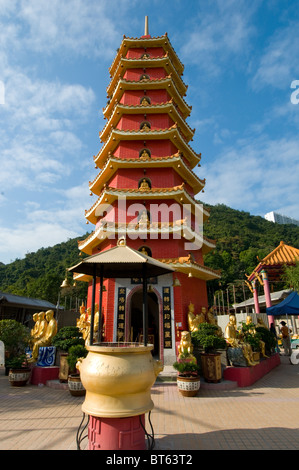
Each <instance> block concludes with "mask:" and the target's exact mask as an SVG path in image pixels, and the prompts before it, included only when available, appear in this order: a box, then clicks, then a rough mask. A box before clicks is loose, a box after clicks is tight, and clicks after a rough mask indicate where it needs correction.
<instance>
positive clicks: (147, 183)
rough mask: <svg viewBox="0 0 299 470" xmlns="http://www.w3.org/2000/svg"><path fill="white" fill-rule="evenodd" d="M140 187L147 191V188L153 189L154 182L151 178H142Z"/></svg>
mask: <svg viewBox="0 0 299 470" xmlns="http://www.w3.org/2000/svg"><path fill="white" fill-rule="evenodd" d="M138 189H140V190H141V191H146V190H147V189H152V182H151V180H150V179H149V178H144V177H143V178H141V179H140V180H139V181H138Z"/></svg>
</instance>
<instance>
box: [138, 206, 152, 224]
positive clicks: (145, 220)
mask: <svg viewBox="0 0 299 470" xmlns="http://www.w3.org/2000/svg"><path fill="white" fill-rule="evenodd" d="M138 226H143V227H145V226H146V227H149V226H150V220H149V216H148V213H147V211H146V210H145V209H144V210H143V211H142V212H141V215H140V219H139V222H138Z"/></svg>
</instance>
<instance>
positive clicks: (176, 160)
mask: <svg viewBox="0 0 299 470" xmlns="http://www.w3.org/2000/svg"><path fill="white" fill-rule="evenodd" d="M169 167H171V168H173V169H174V170H175V171H176V172H177V173H178V174H179V175H180V176H181V177H182V179H183V180H187V181H188V183H189V185H190V186H191V187H192V189H193V191H194V194H197V193H199V192H200V191H201V190H202V189H203V188H204V186H205V180H201V179H200V178H198V176H197V175H196V174H195V173H194V172H193V171H192V170H191V169H190V168H189V167H188V166H187V165H186V164H185V163H184V161H183V160H182V158H181V156H180V154H174V155H172V156H169V157H153V158H150V159H148V160H143V159H139V158H130V159H125V158H117V157H110V158H108V160H107V161H106V163H105V165H104V167H103V169H102V171H101V172H100V173H99V174H98V175H97V177H96V178H95V179H94V180H93V181H92V182H90V184H89V189H90V191H92V192H93V193H94V194H96V195H97V196H99V195H100V194H101V192H102V190H103V188H104V185H105V183H106V181H109V179H111V178H112V176H113V175H114V173H115V172H116V171H117V170H118V169H120V168H169Z"/></svg>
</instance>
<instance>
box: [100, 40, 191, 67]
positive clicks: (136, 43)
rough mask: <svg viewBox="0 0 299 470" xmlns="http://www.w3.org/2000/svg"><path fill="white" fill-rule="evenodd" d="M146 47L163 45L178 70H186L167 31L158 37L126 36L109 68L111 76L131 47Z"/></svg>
mask: <svg viewBox="0 0 299 470" xmlns="http://www.w3.org/2000/svg"><path fill="white" fill-rule="evenodd" d="M144 47H162V48H163V49H164V51H165V53H168V55H169V57H170V59H171V61H172V63H173V65H174V67H175V68H176V70H177V72H178V73H179V74H180V75H182V74H183V72H184V65H183V64H182V62H181V61H180V59H179V57H178V55H177V53H176V52H175V50H174V48H173V47H172V45H171V43H170V40H169V38H168V35H167V33H165V35H164V36H157V37H148V36H145V37H141V38H129V37H126V36H124V37H123V40H122V43H121V45H120V47H119V49H118V52H117V54H116V56H115V58H114V61H113V62H112V65H111V66H110V68H109V72H110V76H113V75H114V73H115V70H116V68H117V64H118V62H119V61H120V59H121V58H122V57H125V56H126V54H127V51H128V49H129V48H144Z"/></svg>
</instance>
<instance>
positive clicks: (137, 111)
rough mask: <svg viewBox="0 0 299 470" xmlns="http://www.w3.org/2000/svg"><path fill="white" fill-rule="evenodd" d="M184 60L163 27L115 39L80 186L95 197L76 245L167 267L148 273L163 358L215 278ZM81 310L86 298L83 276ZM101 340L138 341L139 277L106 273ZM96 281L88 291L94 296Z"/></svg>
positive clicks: (153, 335)
mask: <svg viewBox="0 0 299 470" xmlns="http://www.w3.org/2000/svg"><path fill="white" fill-rule="evenodd" d="M183 70H184V66H183V64H182V63H181V61H180V59H179V58H178V56H177V54H176V52H175V50H174V49H173V47H172V45H171V43H170V40H169V38H168V36H167V34H165V35H164V36H161V37H151V36H150V34H148V30H147V23H146V28H145V34H144V35H143V36H141V37H139V38H128V37H125V36H124V37H123V40H122V42H121V45H120V47H119V49H118V52H117V54H116V57H115V59H114V61H113V63H112V65H111V67H110V69H109V71H110V83H109V85H108V87H107V96H108V102H107V105H106V107H105V108H104V109H103V114H104V118H105V119H106V120H107V122H106V125H105V126H104V128H103V130H102V131H101V132H100V139H101V141H102V147H101V148H100V150H99V152H98V153H97V155H95V156H94V165H95V167H96V168H97V169H98V170H99V172H98V174H97V176H96V177H95V179H94V180H93V181H91V182H90V183H89V189H90V191H91V195H95V196H96V201H95V202H94V204H93V205H92V206H91V207H90V208H89V209H88V210H86V212H85V217H86V220H87V223H90V224H93V225H94V230H93V231H92V232H91V233H90V235H89V236H88V237H87V238H86V239H85V240H83V241H80V242H79V249H80V250H81V251H82V252H84V253H86V254H87V255H92V254H96V253H99V252H101V251H103V250H107V249H109V248H112V247H114V246H116V244H117V242H118V240H119V239H120V238H122V237H123V238H125V239H126V244H127V245H128V246H130V247H131V248H134V249H136V250H138V251H141V252H143V253H146V254H147V255H149V256H151V257H153V258H155V259H157V260H159V261H162V262H164V263H167V264H168V265H169V266H171V267H172V268H174V269H175V272H174V274H173V273H171V274H165V275H162V276H159V277H157V278H153V279H150V281H149V284H150V285H149V288H148V310H149V342H152V343H153V344H154V353H155V355H156V356H158V357H159V358H160V359H161V360H163V361H164V363H168V362H169V361H172V360H173V357H175V343H176V342H177V341H179V340H180V332H181V331H183V330H185V329H188V319H187V318H188V308H189V304H190V302H191V303H192V304H193V305H194V310H195V313H200V311H201V309H202V307H205V308H207V307H208V298H207V288H206V282H207V281H209V280H211V279H216V278H219V277H220V274H219V272H216V271H214V270H212V269H211V268H209V267H207V266H205V265H204V260H203V257H204V255H205V254H206V253H208V252H209V251H210V250H212V249H214V248H215V242H214V241H212V240H208V239H206V238H205V237H204V236H203V224H204V222H206V221H207V220H208V218H209V211H208V210H207V209H206V208H205V207H203V206H202V205H201V204H198V203H197V202H196V199H195V197H196V195H197V194H199V193H200V192H201V191H202V190H203V188H204V186H205V180H204V179H201V178H199V177H198V176H197V174H196V172H195V170H194V169H195V167H197V166H200V159H201V155H200V154H197V153H196V152H195V151H194V150H193V149H192V147H191V145H190V141H191V140H192V138H193V135H194V130H193V129H191V128H190V126H189V125H188V124H187V122H186V119H187V118H188V116H189V115H190V113H191V106H190V105H189V104H187V102H186V100H185V95H186V92H187V85H186V84H185V83H184V81H183V79H182V74H183ZM75 277H76V279H77V280H85V281H87V282H90V288H89V294H88V300H87V307H88V306H90V304H91V280H90V279H89V278H88V277H87V276H84V275H76V276H75ZM104 290H105V292H104V293H103V312H102V317H103V330H102V340H103V341H109V342H115V341H126V342H127V341H128V342H131V341H133V342H135V341H140V335H141V332H142V287H141V282H140V279H138V278H135V279H105V280H104ZM98 298H99V288H97V289H96V302H98Z"/></svg>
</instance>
